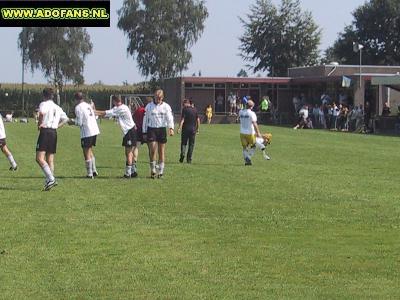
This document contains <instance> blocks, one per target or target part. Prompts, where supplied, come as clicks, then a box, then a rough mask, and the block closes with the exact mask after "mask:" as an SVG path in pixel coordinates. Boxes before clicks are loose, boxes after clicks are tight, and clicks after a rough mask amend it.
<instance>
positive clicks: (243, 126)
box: [239, 109, 257, 134]
mask: <svg viewBox="0 0 400 300" xmlns="http://www.w3.org/2000/svg"><path fill="white" fill-rule="evenodd" d="M239 118H240V133H241V134H255V133H256V130H255V129H254V125H253V123H254V122H257V116H256V113H255V112H254V111H252V110H251V109H242V110H241V111H240V112H239Z"/></svg>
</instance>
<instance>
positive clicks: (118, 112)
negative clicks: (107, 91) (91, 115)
mask: <svg viewBox="0 0 400 300" xmlns="http://www.w3.org/2000/svg"><path fill="white" fill-rule="evenodd" d="M112 102H113V105H114V107H113V108H112V109H110V110H106V111H96V114H97V115H99V116H105V117H106V118H108V117H115V118H116V119H117V121H118V123H119V125H120V127H121V130H122V132H123V134H124V138H123V139H122V146H124V147H125V158H126V165H125V173H124V178H133V177H137V175H138V174H137V167H136V163H135V162H134V158H133V156H134V154H133V153H134V150H135V148H136V142H137V133H136V126H135V122H134V121H133V118H132V113H131V110H130V109H129V107H128V106H127V105H125V104H123V103H122V100H121V97H118V96H112Z"/></svg>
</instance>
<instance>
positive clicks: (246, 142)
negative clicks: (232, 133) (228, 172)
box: [239, 100, 261, 166]
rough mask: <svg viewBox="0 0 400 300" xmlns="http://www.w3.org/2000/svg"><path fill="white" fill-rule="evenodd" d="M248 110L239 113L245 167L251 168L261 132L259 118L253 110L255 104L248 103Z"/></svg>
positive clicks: (250, 101)
mask: <svg viewBox="0 0 400 300" xmlns="http://www.w3.org/2000/svg"><path fill="white" fill-rule="evenodd" d="M246 106H247V108H246V109H242V110H241V111H240V112H239V119H240V141H241V143H242V147H243V158H244V161H245V163H244V164H245V166H251V164H252V163H251V157H252V156H253V155H254V153H255V150H256V135H257V137H261V134H260V130H259V128H258V124H257V116H256V114H255V112H254V111H252V108H253V107H254V102H253V101H252V100H249V101H247V104H246Z"/></svg>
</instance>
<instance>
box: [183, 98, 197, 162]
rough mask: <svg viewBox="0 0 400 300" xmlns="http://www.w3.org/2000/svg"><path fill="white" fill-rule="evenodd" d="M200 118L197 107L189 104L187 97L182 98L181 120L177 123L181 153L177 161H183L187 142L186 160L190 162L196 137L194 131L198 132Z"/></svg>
mask: <svg viewBox="0 0 400 300" xmlns="http://www.w3.org/2000/svg"><path fill="white" fill-rule="evenodd" d="M199 127H200V118H199V116H198V114H197V109H196V108H194V107H192V106H191V105H190V101H189V100H188V99H185V100H183V109H182V116H181V122H180V123H179V127H178V133H179V132H180V131H181V128H182V136H181V155H180V157H179V162H180V163H183V160H184V159H185V154H186V147H187V144H188V142H189V149H188V152H187V158H186V161H187V163H188V164H190V163H191V162H192V156H193V150H194V143H195V139H196V133H198V132H199Z"/></svg>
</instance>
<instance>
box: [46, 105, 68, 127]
mask: <svg viewBox="0 0 400 300" xmlns="http://www.w3.org/2000/svg"><path fill="white" fill-rule="evenodd" d="M39 113H40V114H42V116H43V119H42V123H41V124H39V125H41V127H43V128H52V129H57V128H58V125H59V124H60V121H61V122H65V121H68V117H67V115H66V113H65V112H64V111H63V110H62V108H61V107H59V106H58V105H57V104H55V103H54V102H53V100H45V101H43V102H42V103H40V105H39Z"/></svg>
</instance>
